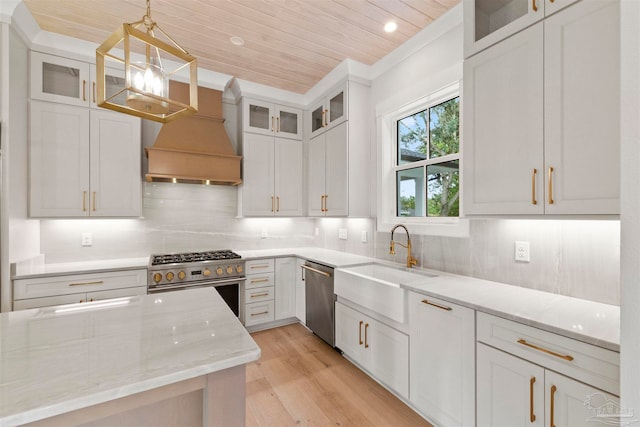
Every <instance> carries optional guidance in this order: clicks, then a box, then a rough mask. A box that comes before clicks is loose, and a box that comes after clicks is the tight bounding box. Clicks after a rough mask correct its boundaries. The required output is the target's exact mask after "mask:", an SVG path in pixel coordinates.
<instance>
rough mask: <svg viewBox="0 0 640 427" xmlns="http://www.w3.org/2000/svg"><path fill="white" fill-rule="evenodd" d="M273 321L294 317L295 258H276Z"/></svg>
mask: <svg viewBox="0 0 640 427" xmlns="http://www.w3.org/2000/svg"><path fill="white" fill-rule="evenodd" d="M275 281H276V284H275V301H274V303H275V320H281V319H288V318H291V317H295V316H296V258H293V257H287V258H276V270H275Z"/></svg>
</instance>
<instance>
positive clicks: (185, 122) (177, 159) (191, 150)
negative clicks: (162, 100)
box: [145, 81, 242, 185]
mask: <svg viewBox="0 0 640 427" xmlns="http://www.w3.org/2000/svg"><path fill="white" fill-rule="evenodd" d="M169 91H170V93H171V97H172V98H174V99H184V100H188V99H189V85H187V84H184V83H179V82H174V81H171V82H169ZM145 151H146V153H147V157H148V158H149V169H148V173H147V174H146V179H147V181H150V182H151V181H161V182H174V183H175V182H184V183H194V184H226V185H238V184H240V183H242V179H241V177H240V164H241V160H242V157H241V156H237V155H236V152H235V150H234V149H233V146H232V145H231V142H230V141H229V137H228V136H227V131H226V130H225V128H224V118H223V116H222V92H220V91H218V90H214V89H208V88H204V87H198V112H197V113H194V114H191V115H189V116H183V117H180V118H178V119H176V120H174V121H171V122H169V123H166V124H164V125H162V128H161V129H160V133H159V134H158V138H157V139H156V141H155V143H154V144H153V147H147V148H145Z"/></svg>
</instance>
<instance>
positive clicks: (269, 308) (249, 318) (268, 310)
mask: <svg viewBox="0 0 640 427" xmlns="http://www.w3.org/2000/svg"><path fill="white" fill-rule="evenodd" d="M273 320H274V305H273V300H271V301H264V302H254V303H252V304H247V305H246V307H245V320H244V325H245V326H252V325H257V324H260V323H264V322H272V321H273Z"/></svg>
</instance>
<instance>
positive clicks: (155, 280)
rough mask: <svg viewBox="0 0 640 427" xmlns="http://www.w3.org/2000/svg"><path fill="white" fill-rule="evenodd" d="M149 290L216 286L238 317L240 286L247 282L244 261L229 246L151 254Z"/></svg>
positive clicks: (157, 291)
mask: <svg viewBox="0 0 640 427" xmlns="http://www.w3.org/2000/svg"><path fill="white" fill-rule="evenodd" d="M148 271H149V273H148V276H147V293H149V294H153V293H159V292H171V291H179V290H187V289H195V288H202V287H213V288H215V289H216V290H217V291H218V293H219V294H220V295H221V296H222V298H223V299H224V300H225V301H226V302H227V304H228V305H229V307H230V308H231V310H232V311H233V312H234V313H235V315H236V316H238V313H239V304H240V285H241V284H242V283H244V281H245V273H244V261H243V260H242V257H241V256H240V255H238V254H237V253H235V252H233V251H230V250H228V249H224V250H216V251H207V252H189V253H179V254H166V255H151V257H150V258H149V268H148Z"/></svg>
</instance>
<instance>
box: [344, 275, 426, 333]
mask: <svg viewBox="0 0 640 427" xmlns="http://www.w3.org/2000/svg"><path fill="white" fill-rule="evenodd" d="M334 277H335V278H334V292H335V294H336V295H338V296H339V297H341V298H345V299H348V300H350V301H353V302H355V303H356V304H359V305H361V306H363V307H366V308H369V309H371V310H373V311H375V312H377V313H379V314H382V315H383V316H386V317H388V318H390V319H393V320H395V321H397V322H400V323H404V322H405V319H406V309H407V291H406V290H405V289H403V288H401V287H400V284H401V283H403V284H407V283H414V282H417V281H424V280H425V279H428V278H429V277H436V276H435V275H433V274H428V273H422V272H421V273H418V272H413V271H408V269H404V268H401V267H393V266H390V265H385V264H379V263H371V264H364V265H358V266H354V267H345V268H339V269H336V270H335V276H334Z"/></svg>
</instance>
